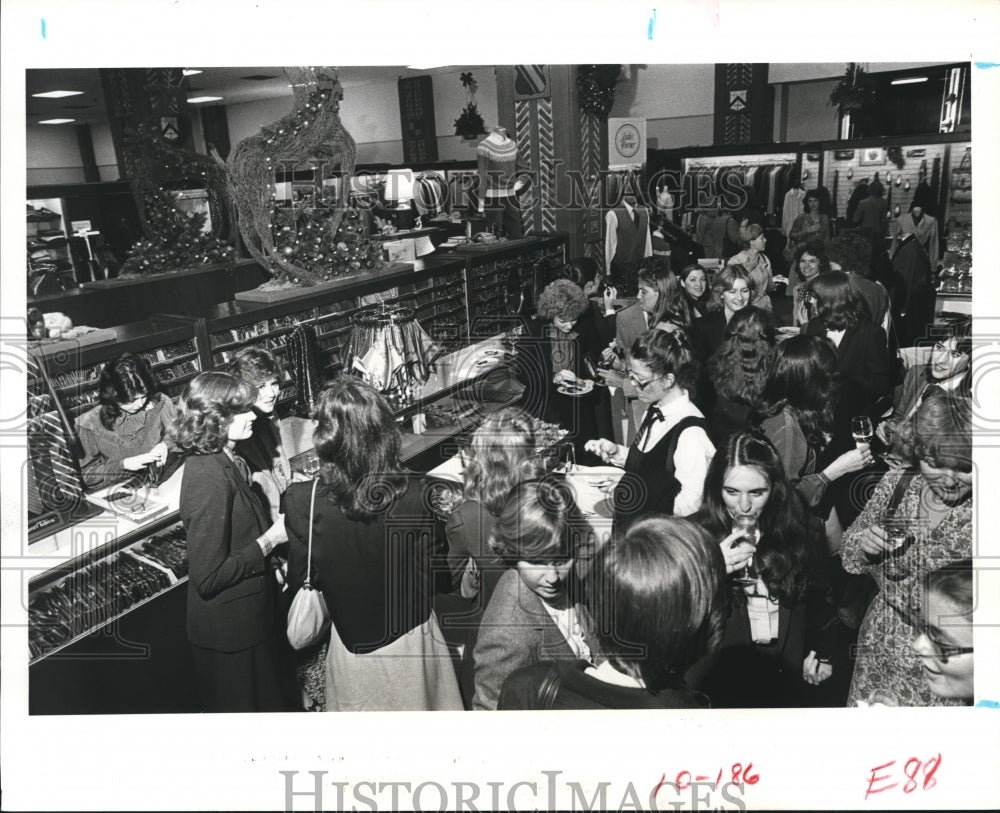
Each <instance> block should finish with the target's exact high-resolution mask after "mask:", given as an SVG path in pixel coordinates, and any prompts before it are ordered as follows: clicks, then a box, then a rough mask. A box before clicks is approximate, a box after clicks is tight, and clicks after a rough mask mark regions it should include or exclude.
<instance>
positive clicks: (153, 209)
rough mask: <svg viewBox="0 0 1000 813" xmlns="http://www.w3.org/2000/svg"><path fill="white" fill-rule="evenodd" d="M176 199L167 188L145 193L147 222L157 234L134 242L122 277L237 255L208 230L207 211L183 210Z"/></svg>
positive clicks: (222, 259)
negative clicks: (188, 211)
mask: <svg viewBox="0 0 1000 813" xmlns="http://www.w3.org/2000/svg"><path fill="white" fill-rule="evenodd" d="M175 201H176V195H175V194H174V193H171V192H169V191H164V190H161V191H160V192H159V193H157V194H147V195H146V196H145V203H146V223H147V224H148V226H149V232H150V233H151V234H152V235H153V237H152V238H150V239H143V240H139V241H138V242H136V243H135V244H134V245H133V246H132V248H131V250H130V251H129V254H128V257H127V258H126V259H125V262H124V263H123V264H122V268H121V273H119V275H118V276H119V277H138V276H145V275H147V274H163V273H166V272H169V271H179V270H181V269H184V268H196V267H198V266H201V265H215V264H217V263H224V262H228V261H230V260H231V259H232V258H233V247H232V246H230V245H227V244H226V243H223V242H222V241H220V240H218V239H216V238H215V237H213V236H212V235H211V234H208V233H205V231H204V229H205V222H206V216H205V215H204V214H203V213H200V212H190V213H187V212H182V211H180V210H179V209H178V208H176V206H175V205H174V203H175Z"/></svg>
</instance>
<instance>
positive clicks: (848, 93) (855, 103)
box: [830, 62, 875, 113]
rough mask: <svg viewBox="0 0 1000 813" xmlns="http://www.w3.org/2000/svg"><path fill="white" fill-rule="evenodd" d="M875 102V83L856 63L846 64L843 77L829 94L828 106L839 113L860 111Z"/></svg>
mask: <svg viewBox="0 0 1000 813" xmlns="http://www.w3.org/2000/svg"><path fill="white" fill-rule="evenodd" d="M874 100H875V82H874V81H873V80H872V78H871V77H870V76H869V75H868V73H867V72H866V71H865V69H864V68H863V67H861V65H859V64H858V63H857V62H850V63H848V65H847V67H846V68H845V69H844V75H843V76H842V77H840V81H839V82H837V85H836V87H834V89H833V91H832V92H831V93H830V106H831V107H836V108H837V109H838V110H839V111H840V112H841V113H844V112H847V111H849V110H861V109H862V108H865V107H867V106H868V105H869V104H870V103H871V102H873V101H874Z"/></svg>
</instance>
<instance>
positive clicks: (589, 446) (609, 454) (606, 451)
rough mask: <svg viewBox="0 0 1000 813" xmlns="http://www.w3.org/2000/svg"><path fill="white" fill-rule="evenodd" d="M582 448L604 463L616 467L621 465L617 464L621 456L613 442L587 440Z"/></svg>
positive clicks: (618, 448)
mask: <svg viewBox="0 0 1000 813" xmlns="http://www.w3.org/2000/svg"><path fill="white" fill-rule="evenodd" d="M583 448H584V450H585V451H588V452H592V453H593V454H596V455H597V456H598V457H599V458H601V460H603V461H604V462H605V463H613V464H614V465H616V466H620V465H621V463H619V462H618V458H619V457H620V456H621V455H620V452H621V448H620V447H619V446H618V444H617V443H615V442H614V441H613V440H607V439H606V438H601V439H600V440H588V441H587V442H586V443H585V444H584V445H583Z"/></svg>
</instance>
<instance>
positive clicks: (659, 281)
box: [639, 262, 691, 328]
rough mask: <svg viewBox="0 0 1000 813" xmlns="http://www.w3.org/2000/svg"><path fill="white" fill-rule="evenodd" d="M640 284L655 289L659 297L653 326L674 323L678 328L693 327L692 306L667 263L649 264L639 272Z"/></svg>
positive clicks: (651, 321) (653, 316) (651, 320)
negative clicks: (661, 323)
mask: <svg viewBox="0 0 1000 813" xmlns="http://www.w3.org/2000/svg"><path fill="white" fill-rule="evenodd" d="M639 282H644V283H645V284H646V285H648V286H649V287H650V288H655V289H656V293H657V295H658V296H657V299H656V312H655V313H653V315H652V318H651V319H650V324H651V325H654V326H655V325H657V324H658V323H660V322H673V323H674V324H675V325H677V326H678V327H684V328H687V327H691V306H690V305H688V301H687V298H686V297H684V296H683V289H682V288H681V286H680V283H679V282H678V281H677V277H675V276H674V274H673V272H672V271H671V270H670V268H669V267H667V265H666V264H665V263H661V262H647V263H646V264H645V265H644V266H643V267H642V268H641V269H640V270H639Z"/></svg>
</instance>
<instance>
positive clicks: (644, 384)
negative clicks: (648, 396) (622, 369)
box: [626, 370, 663, 392]
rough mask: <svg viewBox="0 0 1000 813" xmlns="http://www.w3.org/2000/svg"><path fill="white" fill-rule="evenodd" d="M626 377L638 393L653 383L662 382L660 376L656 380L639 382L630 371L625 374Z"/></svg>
mask: <svg viewBox="0 0 1000 813" xmlns="http://www.w3.org/2000/svg"><path fill="white" fill-rule="evenodd" d="M626 375H628V380H629V381H631V382H632V383H633V384H634V385H635V388H636V389H637V390H639V391H640V392H642V391H643V390H644V389H646V387H648V386H649V385H650V384H652V383H653V382H654V381H661V380H663V376H662V375H661V376H657V377H656V378H651V379H649V381H640V380H639V379H638V378H636V377H635V373H633V372H632V371H631V370H629V371H628V373H626Z"/></svg>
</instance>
